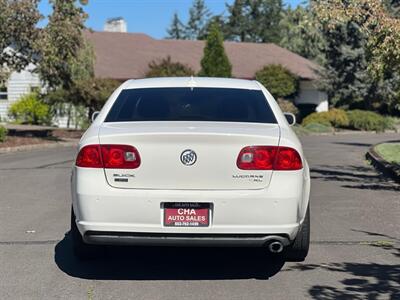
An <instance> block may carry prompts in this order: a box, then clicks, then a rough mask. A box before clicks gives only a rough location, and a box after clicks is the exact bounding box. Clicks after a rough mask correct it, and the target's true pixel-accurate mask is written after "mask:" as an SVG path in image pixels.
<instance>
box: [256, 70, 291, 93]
mask: <svg viewBox="0 0 400 300" xmlns="http://www.w3.org/2000/svg"><path fill="white" fill-rule="evenodd" d="M255 77H256V79H257V80H258V81H259V82H260V83H261V84H262V85H264V86H265V87H266V88H267V89H268V90H269V92H270V93H271V94H272V95H273V96H274V97H275V98H285V97H289V96H292V95H294V94H295V93H296V92H297V88H298V79H297V77H296V76H294V75H293V74H292V73H290V71H289V70H287V69H286V68H285V67H283V66H281V65H268V66H265V67H264V68H262V69H261V70H259V71H257V73H256V76H255Z"/></svg>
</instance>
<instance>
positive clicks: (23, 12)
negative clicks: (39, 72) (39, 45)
mask: <svg viewBox="0 0 400 300" xmlns="http://www.w3.org/2000/svg"><path fill="white" fill-rule="evenodd" d="M38 2H39V1H38V0H19V1H10V0H0V7H1V9H0V84H1V83H2V82H4V81H5V80H7V79H8V75H9V73H10V72H11V71H14V70H15V71H21V70H22V69H24V68H25V67H26V66H27V65H28V64H29V63H31V62H33V60H34V59H33V58H34V56H35V54H36V51H35V49H34V47H33V42H34V41H35V40H37V38H38V34H39V30H38V28H37V23H38V21H39V20H40V19H41V17H42V16H41V14H40V13H39V11H38Z"/></svg>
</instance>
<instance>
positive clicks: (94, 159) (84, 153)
mask: <svg viewBox="0 0 400 300" xmlns="http://www.w3.org/2000/svg"><path fill="white" fill-rule="evenodd" d="M75 164H76V165H77V166H78V167H83V168H102V167H103V163H102V162H101V156H100V145H88V146H85V147H83V148H82V149H81V151H79V153H78V157H77V158H76V163H75Z"/></svg>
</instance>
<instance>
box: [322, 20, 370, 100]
mask: <svg viewBox="0 0 400 300" xmlns="http://www.w3.org/2000/svg"><path fill="white" fill-rule="evenodd" d="M322 32H323V35H324V38H325V42H326V43H325V46H324V49H323V52H324V61H325V63H324V70H323V72H322V74H321V75H322V80H321V83H322V88H323V89H324V90H325V91H326V92H327V94H328V97H329V100H330V102H331V103H332V104H333V105H334V106H338V107H343V108H349V107H354V106H362V105H363V102H364V101H365V100H366V99H367V98H368V97H370V96H371V93H370V92H371V91H370V89H371V87H372V86H371V80H370V76H369V74H368V72H367V68H368V61H367V54H366V51H365V44H366V38H365V36H364V34H363V33H362V32H361V31H360V28H359V26H358V25H357V24H356V23H354V22H347V23H344V24H342V25H341V26H336V27H335V28H329V27H325V28H324V29H323V31H322Z"/></svg>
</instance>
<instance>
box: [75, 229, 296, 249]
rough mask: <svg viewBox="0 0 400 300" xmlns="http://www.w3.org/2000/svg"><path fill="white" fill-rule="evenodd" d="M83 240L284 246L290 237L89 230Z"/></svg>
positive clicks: (166, 244) (169, 244) (126, 243)
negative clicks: (279, 243)
mask: <svg viewBox="0 0 400 300" xmlns="http://www.w3.org/2000/svg"><path fill="white" fill-rule="evenodd" d="M83 240H84V241H85V242H86V243H88V244H100V245H133V246H182V247H267V246H268V245H269V244H270V243H271V242H273V241H279V242H281V243H282V245H283V246H287V245H289V244H290V241H289V238H288V237H286V236H280V235H262V234H239V235H233V234H214V235H212V234H162V233H161V234H160V233H158V234H151V233H127V232H96V231H87V232H86V233H85V234H84V236H83Z"/></svg>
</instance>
